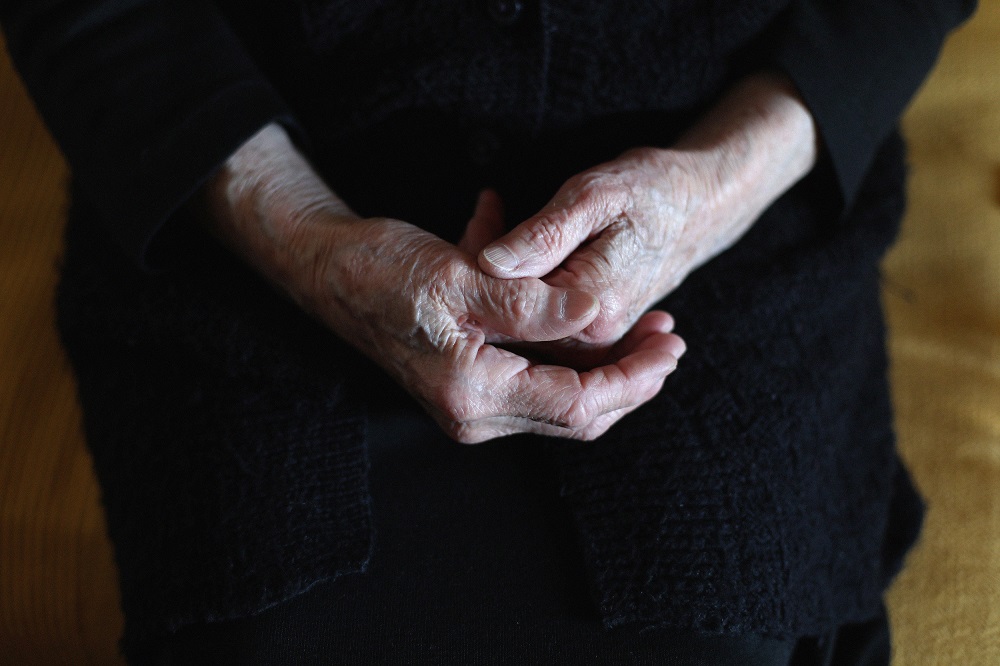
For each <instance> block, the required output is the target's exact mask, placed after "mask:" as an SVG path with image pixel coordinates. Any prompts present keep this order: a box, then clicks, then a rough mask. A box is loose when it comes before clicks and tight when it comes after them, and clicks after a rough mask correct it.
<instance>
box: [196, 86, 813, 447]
mask: <svg viewBox="0 0 1000 666" xmlns="http://www.w3.org/2000/svg"><path fill="white" fill-rule="evenodd" d="M803 114H804V116H803ZM814 159H815V133H814V130H813V128H812V121H811V118H810V117H809V115H808V112H806V111H805V109H804V107H802V106H801V104H800V103H799V102H798V100H797V98H795V96H794V93H792V92H791V90H790V88H789V86H788V85H787V83H785V82H784V81H783V80H781V79H779V78H778V77H774V76H769V75H760V76H757V77H753V78H751V79H748V81H747V82H746V83H744V84H743V85H742V86H740V87H738V88H737V89H736V90H735V91H734V93H733V94H731V95H730V96H728V97H727V98H726V100H724V101H723V102H722V103H721V104H720V105H719V107H718V108H717V109H716V110H715V111H714V112H713V113H712V114H710V115H709V117H708V118H707V119H706V120H705V122H703V123H702V124H700V125H699V126H698V127H697V128H695V130H694V131H692V132H691V133H690V134H689V135H688V136H687V137H686V138H685V140H684V141H682V143H681V144H680V145H678V146H677V147H676V148H675V149H674V150H669V151H668V150H656V149H638V150H634V151H630V152H628V153H626V154H625V155H623V156H622V157H621V158H619V159H618V160H615V161H613V162H611V163H608V164H605V165H601V166H599V167H596V168H595V169H591V170H590V171H587V172H585V173H584V174H581V175H579V176H577V177H575V178H573V179H571V180H570V181H569V182H568V183H567V184H566V185H565V186H564V187H563V188H562V189H561V190H560V191H559V192H558V193H557V194H556V197H555V198H554V199H553V200H552V202H551V203H550V204H549V205H548V206H547V207H546V208H545V209H543V211H541V212H540V213H539V214H538V215H536V216H535V217H533V218H531V219H530V220H528V221H526V222H524V223H522V224H521V225H519V226H518V227H517V228H515V229H514V230H513V231H511V232H510V233H509V234H507V235H506V236H503V237H502V238H500V239H499V240H496V241H495V242H494V239H496V236H497V235H499V233H500V230H501V229H502V220H501V213H500V203H499V200H498V197H497V196H496V194H495V193H492V192H486V193H484V194H483V195H482V196H481V197H480V201H479V205H478V206H477V209H476V212H475V213H474V215H473V217H472V219H471V220H470V222H469V225H468V228H467V231H466V234H465V237H464V238H463V239H462V241H461V242H460V243H459V245H457V246H456V245H452V244H450V243H447V242H445V241H443V240H442V239H440V238H437V237H436V236H433V235H431V234H429V233H427V232H425V231H422V230H420V229H418V228H416V227H414V226H412V225H410V224H407V223H405V222H401V221H399V220H392V219H386V218H372V219H362V218H360V217H358V216H357V215H355V214H354V213H353V212H351V211H350V210H349V209H348V208H347V206H346V205H344V203H343V202H342V201H340V200H339V199H338V198H337V197H336V196H335V195H334V194H333V193H332V192H330V190H329V189H328V188H327V187H326V186H325V184H324V183H323V182H322V180H321V179H320V178H319V177H318V176H317V175H316V174H315V173H314V172H313V171H312V169H311V167H310V166H309V165H308V163H307V162H306V161H305V160H304V159H303V158H302V156H301V155H300V154H299V153H298V152H297V151H296V150H295V148H294V146H292V144H291V142H290V141H289V140H288V137H287V136H286V135H285V133H284V132H283V131H282V130H281V129H280V128H279V127H277V126H273V125H272V126H269V127H267V128H265V129H264V130H262V131H261V132H260V133H258V134H257V135H256V136H255V137H254V138H252V139H251V140H250V141H249V142H247V144H245V145H244V146H243V147H242V148H240V150H238V151H237V152H236V153H235V154H234V155H233V156H232V157H231V158H230V159H229V160H228V161H227V163H226V165H225V166H224V167H223V169H222V170H221V171H220V173H219V174H217V175H216V176H215V177H214V178H213V180H212V181H211V182H210V183H209V185H208V187H207V188H206V195H207V199H208V206H209V213H210V215H209V219H210V224H211V226H212V228H213V230H214V231H215V233H216V234H218V235H219V236H220V237H221V238H222V239H223V241H224V242H226V243H227V244H228V245H229V246H230V247H232V248H233V249H234V250H235V251H237V252H238V253H239V254H241V255H242V256H243V257H244V258H245V259H246V260H247V261H248V262H249V263H250V264H251V265H252V266H254V267H255V268H257V269H258V270H259V271H260V272H262V273H263V274H264V275H265V276H266V277H268V278H269V279H270V280H271V281H273V282H274V283H276V284H277V285H279V286H280V287H281V288H282V289H284V290H285V291H286V293H288V295H289V296H290V297H291V298H293V299H294V300H295V301H296V302H298V303H299V305H300V306H302V307H303V309H305V310H306V311H307V312H309V313H311V314H312V315H313V316H315V317H317V318H318V319H319V320H321V321H322V322H324V323H325V324H326V325H327V326H328V327H329V328H330V329H331V330H333V331H334V332H336V333H337V334H338V335H340V336H341V337H343V338H344V339H345V340H347V341H348V342H349V343H351V344H352V345H354V346H355V347H357V348H358V349H360V350H362V351H363V352H364V353H366V354H367V355H368V356H370V357H371V358H372V359H373V360H375V361H376V362H378V363H379V364H380V365H382V367H383V368H385V369H386V371H387V372H388V373H389V374H390V375H391V376H393V377H394V378H395V379H396V381H397V382H399V383H400V384H401V385H402V386H403V387H405V388H406V389H407V390H408V391H409V392H410V393H411V394H412V395H413V396H414V397H415V398H416V399H417V400H419V401H420V402H421V403H422V404H423V405H424V407H425V408H426V409H427V411H428V412H429V413H430V414H431V416H433V417H434V418H435V419H436V420H437V422H438V423H439V424H440V425H441V427H442V428H443V429H444V430H445V431H446V432H447V433H448V434H449V435H450V436H451V437H453V438H454V439H456V440H458V441H461V442H466V443H473V442H480V441H485V440H488V439H492V438H495V437H500V436H503V435H508V434H514V433H538V434H545V435H554V436H559V437H566V438H574V439H594V438H596V437H598V436H599V435H601V434H602V433H603V432H605V431H606V430H607V429H608V428H609V427H611V425H613V424H614V423H615V422H616V421H618V420H619V419H621V418H622V417H623V416H624V415H625V414H627V413H629V412H630V411H632V410H634V409H635V408H636V407H638V406H639V405H641V404H643V403H644V402H646V401H648V400H649V399H651V398H652V397H653V396H654V395H656V393H657V392H659V390H660V389H661V387H662V386H663V382H664V380H665V378H666V376H667V375H668V374H670V373H671V372H672V371H673V369H674V368H675V367H676V365H677V359H678V358H679V357H680V356H681V355H682V354H683V353H684V349H685V346H684V342H683V341H682V340H681V339H680V338H679V337H678V336H676V335H674V334H673V333H671V332H670V331H671V330H672V327H673V320H672V319H671V317H670V316H669V315H668V314H667V313H665V312H661V311H651V312H647V310H648V308H649V307H650V306H651V305H652V304H653V303H655V302H656V301H658V300H659V299H660V298H662V297H663V296H664V295H666V294H667V293H668V292H669V291H670V290H671V289H673V288H674V287H676V286H677V284H679V283H680V281H681V280H683V278H684V277H685V276H686V275H687V274H688V273H689V272H690V271H691V270H693V269H694V268H695V267H696V266H697V265H699V264H700V263H702V262H704V261H706V260H707V259H708V258H710V257H712V256H714V255H715V254H717V253H718V252H720V251H721V250H722V249H724V248H725V247H727V246H728V245H729V244H731V243H732V242H734V241H735V240H736V239H737V238H738V237H739V236H740V235H741V234H742V233H743V231H745V229H746V228H747V227H748V226H749V225H750V224H751V223H752V222H753V221H754V220H755V219H756V217H757V216H758V215H759V214H760V212H761V211H763V210H764V208H766V206H767V205H768V204H770V202H771V201H773V200H774V199H775V198H777V196H779V195H780V194H781V193H782V192H783V191H784V190H785V189H787V188H788V187H789V186H790V185H791V184H792V183H794V182H795V181H796V180H798V178H799V177H801V176H802V175H803V174H804V173H805V172H806V171H808V169H809V168H810V167H811V165H812V162H813V160H814ZM477 254H478V263H477ZM513 350H517V351H513ZM536 351H543V352H548V353H550V354H552V355H553V356H554V358H557V359H559V361H557V362H556V363H552V364H546V363H539V362H537V361H535V360H532V358H533V357H534V356H535V354H534V352H536ZM553 352H554V354H553ZM581 368H582V369H581Z"/></svg>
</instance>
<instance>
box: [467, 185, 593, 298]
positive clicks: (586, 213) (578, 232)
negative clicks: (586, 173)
mask: <svg viewBox="0 0 1000 666" xmlns="http://www.w3.org/2000/svg"><path fill="white" fill-rule="evenodd" d="M610 203H611V201H610V197H608V196H604V195H602V194H601V193H599V192H596V191H594V190H587V189H584V190H581V189H580V188H579V187H577V186H574V185H572V181H571V183H568V184H567V185H566V186H564V187H563V189H562V190H560V191H559V192H558V193H557V194H556V196H555V198H553V199H552V201H550V202H549V203H548V204H547V205H546V206H545V208H543V209H542V210H541V211H540V212H539V213H537V214H536V215H534V216H533V217H531V218H529V219H527V220H525V221H524V222H522V223H521V224H519V225H517V226H516V227H514V229H512V230H511V231H510V232H509V233H507V234H506V235H504V236H502V237H501V238H498V239H496V240H495V241H493V242H492V243H490V244H489V245H487V246H486V247H485V248H483V250H482V251H481V252H480V253H479V257H478V260H479V267H480V268H482V269H483V271H485V272H486V273H487V274H489V275H492V276H494V277H499V278H514V277H526V276H533V277H542V276H544V275H547V274H548V273H550V272H551V271H553V270H555V269H556V267H558V266H559V265H560V264H561V263H562V262H563V261H565V260H566V258H567V257H568V256H569V255H571V254H572V253H573V252H574V251H575V250H576V249H577V248H578V247H579V246H580V245H581V244H582V243H584V242H585V241H586V240H587V239H589V238H590V237H591V236H593V235H595V234H596V233H598V232H600V230H601V229H602V228H603V227H604V226H606V223H607V217H608V208H609V205H610Z"/></svg>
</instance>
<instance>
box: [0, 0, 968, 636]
mask: <svg viewBox="0 0 1000 666" xmlns="http://www.w3.org/2000/svg"><path fill="white" fill-rule="evenodd" d="M870 5H871V3H868V2H865V1H863V0H857V1H853V2H852V1H848V2H819V1H808V2H807V1H801V2H787V1H783V0H743V1H740V2H730V3H703V2H698V1H696V0H690V1H685V0H679V1H677V2H672V3H654V2H644V1H639V0H636V1H635V2H633V3H628V4H626V5H622V4H621V3H615V4H611V3H600V2H596V1H595V2H572V3H570V2H565V3H562V2H553V1H549V0H540V1H537V2H533V1H528V0H525V1H524V2H522V3H502V2H497V3H486V4H485V5H484V6H483V7H480V6H478V5H475V4H472V3H468V4H461V5H459V4H456V3H452V2H443V1H438V2H429V3H422V4H421V6H420V7H419V8H418V7H414V6H409V5H406V4H404V3H390V2H371V3H348V2H334V1H325V0H301V1H300V2H299V3H298V4H289V3H268V2H263V1H262V0H261V1H260V2H249V3H248V2H235V0H233V1H232V2H219V3H217V6H218V10H216V8H215V6H214V5H211V4H201V5H198V6H196V7H195V6H189V5H187V4H186V3H183V4H182V3H177V4H176V6H175V5H174V4H173V3H155V2H151V1H150V2H143V1H141V0H137V1H136V2H130V3H117V2H110V1H102V0H92V1H91V2H50V3H27V2H22V3H18V2H11V3H5V4H4V5H3V6H2V15H0V18H2V19H3V20H4V22H5V28H6V29H7V35H8V40H9V44H10V47H11V50H12V53H13V55H14V57H15V61H16V62H17V63H18V64H19V66H20V68H21V71H22V73H23V75H24V77H25V79H26V82H27V83H28V85H29V88H30V89H31V90H32V92H33V94H34V96H35V98H36V101H37V102H38V104H39V107H40V109H41V111H42V113H43V116H44V117H45V118H46V120H47V122H48V123H49V124H50V127H51V128H52V130H53V132H54V134H55V135H56V137H57V139H58V140H59V141H60V144H61V145H62V146H63V148H64V150H65V152H66V154H67V156H68V158H69V160H70V163H71V165H72V167H73V170H74V176H75V180H76V185H77V191H76V196H75V197H74V199H75V210H74V213H75V214H74V215H72V221H71V224H70V225H69V235H68V242H67V255H66V260H65V265H64V268H63V271H64V273H63V282H62V286H61V290H60V302H59V307H60V326H61V331H62V334H63V339H64V341H65V344H66V346H67V349H68V351H69V354H70V357H71V359H72V361H73V364H74V368H75V370H76V372H77V375H78V378H79V391H80V396H81V401H82V403H83V406H84V411H85V426H86V431H87V437H88V442H89V444H90V447H91V450H92V452H93V456H94V462H95V467H96V469H97V472H98V475H99V477H100V480H101V483H102V487H103V488H104V499H105V505H106V507H107V513H108V522H109V529H110V531H111V535H112V538H113V540H114V542H115V546H116V552H117V555H118V561H119V566H120V572H121V580H122V589H123V604H124V606H125V611H126V617H127V638H128V640H129V641H130V644H132V645H138V644H139V643H141V641H142V640H143V639H145V638H147V637H149V636H151V635H156V634H161V633H164V632H169V631H173V630H176V629H177V628H178V627H180V626H183V625H184V624H187V623H190V622H196V621H204V620H212V619H220V618H227V617H237V616H241V615H245V614H248V613H254V612H257V611H259V610H261V609H263V608H266V607H267V606H269V605H272V604H275V603H277V602H280V601H281V600H282V599H285V598H288V597H289V596H290V595H293V594H295V593H297V592H299V591H301V590H304V589H306V588H308V587H309V586H310V585H312V584H313V583H315V582H316V581H319V580H325V579H329V578H332V577H336V576H339V575H343V574H346V573H349V572H359V571H363V569H364V567H365V562H366V560H367V557H368V553H369V548H370V543H371V542H370V537H371V516H370V512H369V508H368V505H369V500H368V494H367V485H366V472H367V458H366V452H365V443H364V423H365V411H364V402H365V399H366V378H367V377H369V376H371V375H372V374H373V373H377V372H378V371H377V370H376V369H375V368H374V366H373V365H372V364H370V363H369V362H368V361H366V360H365V359H363V358H359V357H358V354H357V353H356V352H353V351H352V350H351V349H349V348H347V347H346V346H345V345H343V344H342V343H341V342H339V341H338V340H337V339H335V338H334V337H333V336H331V335H330V334H329V333H328V332H326V331H325V330H323V329H322V328H320V327H319V326H318V325H317V324H315V323H314V322H312V321H311V320H309V319H307V318H306V317H304V316H303V315H302V314H301V313H299V312H297V311H296V310H295V309H294V308H293V307H292V306H290V305H289V304H287V303H285V302H284V301H283V300H281V299H279V298H277V297H276V296H274V295H273V294H272V293H271V292H270V290H269V289H268V287H267V286H266V285H264V284H263V283H262V282H261V281H260V280H259V279H258V278H256V277H255V276H253V275H251V274H250V273H249V272H248V271H247V269H245V268H244V267H242V266H241V265H240V264H239V263H238V262H236V261H235V260H233V259H232V258H230V257H228V256H227V255H226V254H225V253H223V252H221V251H220V250H219V249H218V248H216V247H214V246H213V245H212V244H211V243H210V242H208V241H206V240H205V239H203V238H201V237H199V236H198V235H196V234H193V233H190V231H189V230H188V228H187V223H186V220H185V218H184V215H183V212H180V213H179V212H178V210H179V208H180V206H181V204H182V203H183V202H184V201H185V199H186V198H187V197H188V196H190V194H191V193H192V192H193V191H194V190H195V189H196V188H197V187H198V185H199V184H200V183H201V182H203V181H204V179H205V178H206V177H207V176H208V174H210V173H211V171H212V170H213V169H214V168H215V167H216V166H217V165H218V163H219V162H220V161H221V160H222V159H223V158H224V157H225V156H226V155H228V154H229V153H230V152H232V150H233V149H235V147H236V146H238V145H239V144H240V142H242V141H243V140H245V139H246V138H247V137H249V136H250V135H252V134H253V132H254V131H256V129H258V128H259V127H261V126H262V125H263V124H265V123H267V122H271V121H273V120H279V121H280V122H283V123H285V124H286V126H288V127H289V128H290V129H291V130H292V131H293V132H294V133H295V135H296V137H297V139H298V140H299V142H300V143H301V145H303V147H304V148H305V149H307V150H308V151H309V153H310V156H311V157H312V159H313V161H314V163H315V164H316V166H317V168H318V169H319V170H320V172H321V173H322V174H323V175H324V177H325V178H326V179H327V180H328V182H329V183H330V184H331V185H332V187H333V189H334V191H336V192H338V193H339V194H341V195H342V196H343V197H344V198H345V199H346V200H347V201H348V203H350V204H351V205H352V207H354V208H355V209H356V210H358V211H359V212H361V213H362V214H381V215H391V216H395V217H400V218H402V219H407V220H409V221H412V222H415V223H418V224H422V225H423V226H425V227H427V228H429V229H432V230H434V231H436V232H438V233H440V234H442V235H443V236H447V237H453V236H454V235H455V234H456V233H457V231H458V229H457V228H456V226H455V224H454V223H452V222H454V221H458V220H462V219H463V217H462V216H463V215H465V214H466V213H467V211H468V210H471V201H472V198H473V197H474V194H475V192H476V191H477V190H478V188H479V187H482V186H483V185H486V184H493V185H494V186H497V187H498V188H499V189H500V190H501V193H502V194H504V196H505V198H506V199H507V200H508V203H509V204H510V209H511V218H512V219H520V218H521V217H523V216H525V215H527V214H530V213H531V212H532V211H533V210H535V209H537V207H539V206H540V205H541V204H542V203H544V201H545V200H546V199H547V197H548V196H549V195H551V193H552V192H553V191H554V190H555V188H556V187H557V186H558V184H559V183H560V182H561V181H562V180H564V179H565V178H566V177H568V176H569V175H571V174H572V173H574V172H576V171H579V170H581V169H583V168H586V167H588V166H592V165H593V164H594V163H596V161H598V160H601V159H607V158H609V157H612V156H613V155H614V154H616V153H618V152H620V151H621V150H623V149H625V148H628V147H631V146H634V145H639V144H654V145H669V143H670V141H671V140H672V139H673V137H675V136H676V135H677V134H678V133H679V132H681V131H683V129H684V128H685V127H686V126H687V125H688V124H689V123H690V122H692V121H693V119H694V118H696V117H697V116H698V114H699V113H700V112H701V111H703V110H704V108H706V106H707V105H709V104H710V103H711V102H712V100H713V99H714V98H716V97H717V96H718V95H719V94H720V93H721V92H722V91H723V90H724V89H725V87H726V86H727V85H728V84H729V83H731V82H732V81H734V80H735V79H736V78H738V77H739V76H741V75H742V74H744V73H745V72H747V71H750V70H752V69H755V68H759V67H780V68H783V69H784V70H785V71H786V72H788V73H789V75H790V76H791V77H792V79H793V80H794V81H795V83H796V85H797V86H798V87H799V89H800V91H801V92H802V94H803V96H804V98H805V99H806V101H807V103H808V104H809V105H810V108H811V110H812V111H813V114H814V116H815V117H816V119H817V123H818V125H819V127H820V130H821V132H822V134H823V137H824V141H825V146H826V152H825V157H824V160H825V161H824V164H823V165H821V166H820V167H819V168H818V169H817V170H816V171H815V172H814V174H812V175H811V176H810V177H809V178H807V179H806V181H804V182H803V183H802V184H800V185H799V186H797V187H796V188H794V189H793V190H792V191H791V192H790V193H789V194H787V195H786V196H785V197H783V198H782V199H781V200H780V201H779V202H778V203H776V204H775V205H774V206H773V207H772V208H771V209H770V210H769V211H768V212H767V213H766V214H765V215H764V216H763V217H762V219H761V220H760V221H759V222H758V223H757V224H756V225H755V226H754V227H753V229H752V230H751V231H750V233H749V234H748V235H747V236H746V237H745V238H744V239H743V240H742V241H740V243H738V244H737V246H735V247H734V248H732V249H731V250H730V251H728V252H726V253H724V254H723V255H721V256H720V257H718V258H717V259H715V260H714V261H712V262H710V263H709V264H707V265H706V266H705V267H703V268H702V269H700V270H699V271H697V272H696V273H695V274H693V275H692V276H691V277H690V278H689V279H688V280H687V281H686V282H685V284H684V285H682V286H681V287H680V288H679V289H678V290H677V291H675V292H674V293H673V294H672V295H671V296H670V297H669V299H668V301H667V302H666V303H665V307H666V308H667V309H669V310H670V311H671V312H673V313H674V314H675V316H676V317H677V319H678V321H679V322H681V326H682V329H683V333H684V335H685V337H686V339H687V340H688V341H689V343H690V344H691V349H690V351H689V353H688V355H687V356H686V357H685V359H684V363H683V364H682V366H681V368H680V369H679V370H678V371H677V373H676V374H675V375H674V376H673V377H672V378H671V379H670V381H669V382H668V385H667V387H666V389H665V390H664V391H662V392H661V394H660V395H659V396H657V398H656V399H654V400H653V401H651V402H650V403H649V404H647V405H646V406H644V407H643V408H641V409H640V410H638V411H637V412H635V413H634V414H632V415H630V416H629V417H628V418H626V419H625V420H624V421H623V422H622V423H621V424H619V425H618V426H616V427H615V428H614V429H613V430H612V431H611V432H609V433H608V434H607V435H606V436H604V437H603V438H601V440H600V441H598V442H596V443H593V444H586V445H581V444H568V443H563V442H555V441H551V442H548V443H547V446H549V447H550V448H551V453H552V461H553V470H554V473H555V474H556V475H557V477H558V479H559V483H560V486H561V494H562V496H563V497H564V499H565V501H566V502H567V504H568V506H569V507H570V508H571V509H572V513H573V515H574V518H575V522H576V526H577V528H578V531H579V535H580V544H581V556H582V557H583V558H584V560H585V562H586V563H587V565H588V570H589V572H590V577H591V581H592V584H593V596H594V599H595V603H596V605H597V607H598V608H599V609H600V613H601V615H602V617H603V619H604V622H605V625H606V626H608V627H613V626H616V625H619V624H623V623H628V622H641V623H643V624H645V625H647V626H652V625H671V626H676V627H681V628H694V629H700V630H710V631H725V632H748V631H753V632H760V633H764V634H769V635H775V636H800V635H809V634H819V633H822V632H824V631H825V630H827V629H828V628H829V627H831V626H832V625H835V624H839V623H842V622H846V621H851V620H860V619H864V618H867V617H870V616H872V615H873V614H874V613H875V612H876V610H877V608H878V604H879V599H880V595H881V592H882V590H883V589H884V586H885V585H886V583H887V581H888V579H889V577H890V576H891V575H892V574H893V573H894V571H895V570H896V569H897V568H898V566H899V565H900V561H901V557H902V554H903V552H904V551H905V549H906V548H907V547H908V546H909V544H910V543H912V540H913V539H914V538H915V535H916V532H917V529H918V526H919V515H920V510H919V500H918V499H917V498H916V495H915V494H914V493H913V490H912V488H911V486H910V485H909V482H908V480H907V477H906V473H905V471H904V470H903V469H902V467H901V466H900V465H899V463H898V461H897V459H896V456H895V453H894V449H893V436H892V429H891V411H890V405H889V400H888V393H887V389H886V384H885V356H884V349H883V342H882V338H883V331H882V324H881V315H880V310H879V303H878V291H877V262H878V259H879V257H880V256H881V254H882V252H883V251H884V249H885V247H886V246H887V245H888V243H889V242H890V241H891V239H892V237H893V235H894V232H895V225H896V223H897V221H898V219H899V216H900V214H901V211H902V206H903V197H902V191H903V170H902V148H901V145H900V143H899V141H898V139H895V138H892V137H891V136H890V134H891V130H892V127H893V126H894V124H895V121H896V118H897V116H898V114H899V113H900V110H901V109H902V108H903V106H904V105H905V103H906V101H907V100H908V98H909V96H910V95H911V94H912V92H913V90H915V88H916V87H917V85H918V84H919V82H920V81H921V80H922V78H923V76H924V75H925V73H926V71H927V70H928V69H929V67H930V65H931V64H932V62H933V59H934V57H935V54H936V51H937V49H938V47H939V46H940V43H941V41H942V39H943V38H944V35H945V33H946V31H947V30H948V29H949V28H950V27H952V26H953V25H955V24H956V23H957V22H958V21H959V20H960V19H961V18H962V17H963V16H965V15H967V13H968V12H969V11H970V9H971V7H970V3H960V2H946V1H945V0H939V1H938V2H936V3H929V4H926V5H925V6H923V8H922V9H921V10H920V11H916V10H912V9H910V8H908V7H907V6H904V4H903V3H879V4H877V5H875V6H870ZM512 7H513V8H514V9H511V8H512ZM518 7H519V9H517V8H518ZM887 38H891V40H890V43H891V44H892V46H893V48H890V49H886V48H885V44H886V41H887ZM862 65H863V67H862ZM887 140H888V142H887V143H886V141H887ZM880 146H881V148H880ZM876 155H877V156H878V157H877V158H876ZM448 221H452V222H448ZM109 231H110V233H109ZM112 238H113V239H115V240H116V241H117V245H118V246H119V248H124V249H125V250H126V252H125V253H122V252H121V251H120V249H116V248H115V243H114V242H113V241H112V240H111V239H112ZM129 255H130V256H129ZM137 264H138V265H140V266H149V265H152V264H159V265H168V266H171V267H172V268H173V270H170V271H166V272H164V273H158V274H151V273H148V272H144V271H142V270H140V269H139V268H138V267H137Z"/></svg>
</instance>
